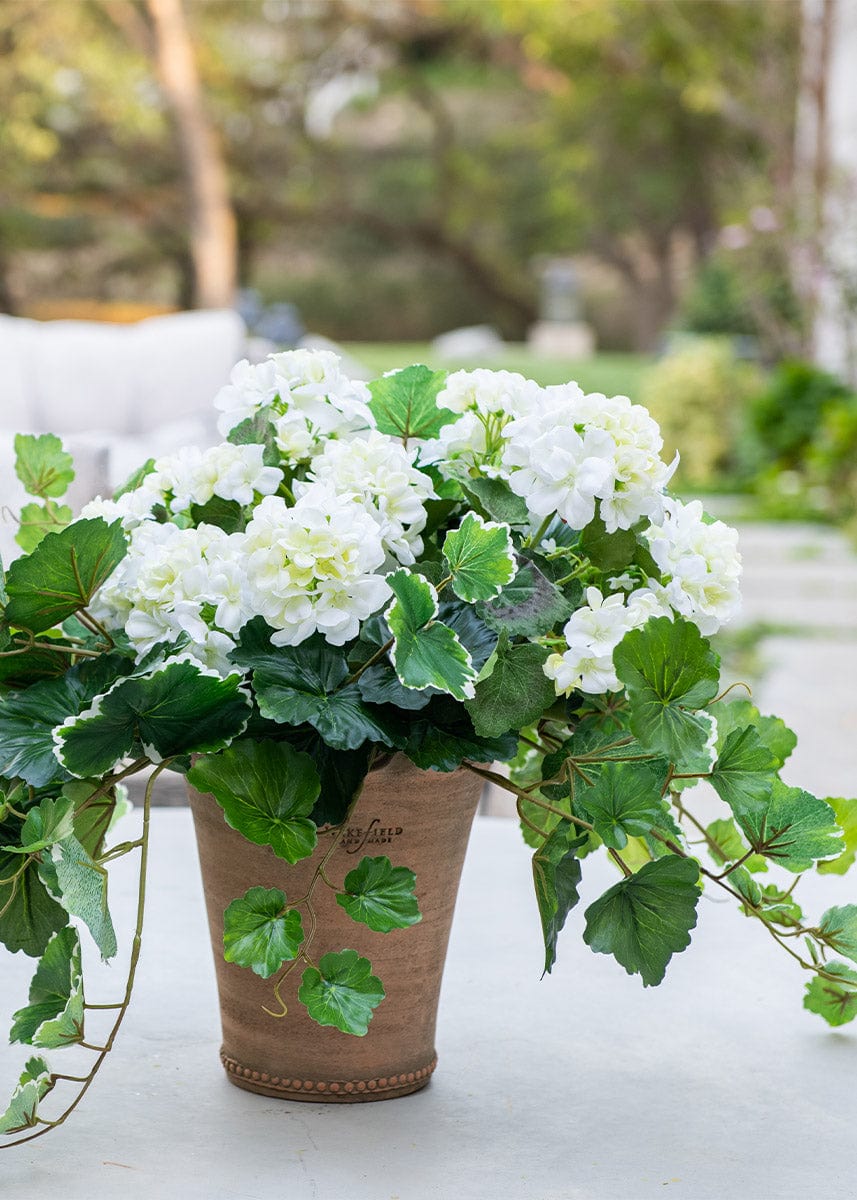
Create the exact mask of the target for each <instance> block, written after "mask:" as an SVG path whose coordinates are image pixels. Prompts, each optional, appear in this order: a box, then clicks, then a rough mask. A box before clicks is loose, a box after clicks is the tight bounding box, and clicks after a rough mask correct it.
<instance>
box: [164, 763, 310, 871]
mask: <svg viewBox="0 0 857 1200" xmlns="http://www.w3.org/2000/svg"><path fill="white" fill-rule="evenodd" d="M187 778H188V782H189V783H190V784H191V786H192V787H195V788H196V789H197V791H200V792H210V793H211V794H212V795H213V796H214V798H215V800H216V801H217V803H218V804H219V805H220V806H221V807H222V809H223V811H224V813H225V815H226V822H227V824H228V825H231V826H232V828H233V829H237V830H238V832H239V833H241V834H243V835H244V837H246V838H247V839H248V841H251V842H255V843H256V845H258V846H270V847H271V849H272V850H273V851H274V853H275V854H276V855H278V856H279V857H280V858H285V859H286V860H287V861H288V862H290V863H295V862H297V861H298V859H301V858H306V857H307V856H308V855H310V854H312V852H313V850H314V849H315V845H316V840H317V838H316V829H315V825H314V824H313V823H312V821H311V820H309V814H310V813H311V812H312V810H313V806H314V804H315V802H316V799H317V797H318V793H319V779H318V772H317V771H316V769H315V764H314V763H313V761H312V759H311V758H310V756H309V755H308V754H303V753H302V752H301V751H300V750H295V749H294V748H293V747H292V746H290V745H289V744H288V742H271V741H264V742H253V741H240V742H236V743H235V745H234V746H230V748H229V749H228V750H222V751H221V752H220V753H219V754H208V755H205V756H204V757H202V758H199V759H197V761H196V763H195V764H194V765H193V766H192V767H191V769H190V770H189V771H188V774H187Z"/></svg>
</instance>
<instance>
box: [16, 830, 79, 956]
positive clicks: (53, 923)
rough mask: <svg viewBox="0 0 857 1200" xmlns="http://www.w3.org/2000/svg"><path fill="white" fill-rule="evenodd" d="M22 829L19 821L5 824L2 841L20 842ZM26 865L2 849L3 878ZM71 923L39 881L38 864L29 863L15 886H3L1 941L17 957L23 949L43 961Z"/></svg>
mask: <svg viewBox="0 0 857 1200" xmlns="http://www.w3.org/2000/svg"><path fill="white" fill-rule="evenodd" d="M19 830H20V823H19V822H15V821H6V822H4V824H3V825H2V827H0V841H2V842H4V843H11V842H13V841H16V840H17V836H16V835H17V833H18V831H19ZM22 866H23V863H22V861H21V857H20V855H17V854H9V853H7V852H6V851H5V850H0V879H11V878H12V877H13V876H15V875H16V873H17V872H19V871H20V870H21V868H22ZM67 924H68V916H67V915H66V912H65V910H64V909H63V908H61V906H60V905H59V904H57V902H56V901H55V900H54V899H53V898H52V897H51V896H50V895H49V894H48V892H47V890H46V888H45V886H44V884H43V883H42V881H41V879H40V878H39V869H38V864H37V863H35V862H31V863H29V864H27V866H26V867H24V870H23V873H22V874H20V875H17V878H16V879H15V882H14V883H6V884H0V942H2V943H3V945H4V946H5V947H6V949H7V950H10V951H11V952H12V953H13V954H14V953H15V952H16V951H18V950H23V951H24V953H25V954H26V955H28V956H29V957H30V958H39V957H40V956H41V955H42V954H44V952H45V948H46V947H47V944H48V942H49V941H50V940H51V936H52V934H54V933H56V932H57V930H59V929H62V928H63V926H65V925H67Z"/></svg>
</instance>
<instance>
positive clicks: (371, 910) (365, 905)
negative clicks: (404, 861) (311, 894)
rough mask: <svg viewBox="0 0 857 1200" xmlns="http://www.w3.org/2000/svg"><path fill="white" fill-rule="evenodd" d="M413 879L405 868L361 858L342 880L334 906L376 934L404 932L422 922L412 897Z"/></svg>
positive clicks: (379, 860)
mask: <svg viewBox="0 0 857 1200" xmlns="http://www.w3.org/2000/svg"><path fill="white" fill-rule="evenodd" d="M415 883H416V876H415V875H414V873H413V871H410V870H408V868H407V867H394V866H392V865H391V863H390V860H389V858H387V857H386V856H384V855H382V856H380V857H379V858H361V860H360V862H359V864H358V865H357V866H356V867H355V868H354V870H353V871H349V872H348V874H347V875H346V876H345V884H344V888H343V891H342V892H340V893H338V894H337V897H336V903H337V904H338V905H339V906H340V907H341V908H344V909H345V911H346V912H347V913H348V915H349V917H351V918H352V920H354V921H359V922H361V924H363V925H368V926H369V928H370V929H374V930H375V931H376V933H389V932H390V930H392V929H405V928H406V927H407V926H408V925H416V923H417V922H418V921H421V920H422V913H421V912H420V909H419V905H418V904H417V898H416V896H415V895H414V884H415Z"/></svg>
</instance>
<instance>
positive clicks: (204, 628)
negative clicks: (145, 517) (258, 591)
mask: <svg viewBox="0 0 857 1200" xmlns="http://www.w3.org/2000/svg"><path fill="white" fill-rule="evenodd" d="M243 554H244V547H243V545H242V535H241V534H237V533H233V534H227V533H224V532H223V530H222V529H218V528H217V526H215V525H200V526H199V527H198V528H197V529H179V527H178V526H177V525H172V524H170V523H166V524H159V523H157V522H155V521H146V522H144V523H142V524H141V525H139V526H138V527H137V528H136V529H134V530H133V532H132V533H131V541H130V546H129V549H128V553H127V555H126V556H125V558H124V559H123V560H122V562H121V563H120V564H119V567H118V569H117V570H116V571H115V572H114V573H113V575H111V577H110V579H109V580H108V582H107V584H106V585H105V586H104V587H102V589H101V590H100V592H99V593H98V595H97V597H96V601H95V604H94V609H93V611H94V613H95V616H96V617H97V618H98V619H100V620H104V621H106V622H107V623H108V624H109V625H115V624H116V623H117V619H118V621H119V622H121V623H122V624H123V625H124V627H125V632H126V634H127V635H128V638H129V639H130V641H131V643H132V645H133V646H134V648H135V650H136V651H137V654H138V656H139V657H142V656H143V655H144V654H147V653H148V651H149V650H151V649H152V648H153V647H154V646H156V645H157V644H158V642H164V641H166V642H170V641H175V640H176V639H177V638H179V637H181V636H182V635H183V634H186V635H187V636H188V637H189V638H190V639H191V642H192V645H191V646H190V647H189V650H190V653H192V655H193V657H194V658H196V659H198V660H199V661H200V662H202V663H204V664H205V665H206V666H208V667H212V668H214V669H216V670H219V671H222V672H223V673H228V672H229V671H230V670H234V669H235V668H234V667H231V666H230V664H229V662H228V659H227V655H228V653H229V651H230V650H232V649H233V648H234V646H235V641H234V635H236V634H237V633H238V631H239V630H240V628H241V626H242V625H244V624H245V623H246V621H248V620H249V619H250V617H251V616H252V615H253V612H252V608H251V606H250V596H249V593H248V590H247V588H246V586H245V565H244V561H243ZM230 635H233V636H230Z"/></svg>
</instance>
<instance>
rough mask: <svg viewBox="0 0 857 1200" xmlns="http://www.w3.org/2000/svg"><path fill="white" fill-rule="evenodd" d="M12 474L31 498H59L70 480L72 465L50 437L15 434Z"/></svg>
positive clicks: (56, 440) (72, 477) (55, 438)
mask: <svg viewBox="0 0 857 1200" xmlns="http://www.w3.org/2000/svg"><path fill="white" fill-rule="evenodd" d="M15 474H16V475H17V476H18V478H19V479H20V480H21V483H23V485H24V489H25V490H26V491H27V492H29V494H30V495H31V496H41V497H42V499H45V498H47V497H48V496H52V497H56V496H62V495H64V493H65V492H66V490H67V489H68V485H69V484H70V483H71V481H72V480H73V479H74V462H73V461H72V457H71V455H70V454H66V452H65V450H63V448H62V442H61V441H60V439H59V438H58V437H55V436H54V434H52V433H41V434H38V435H36V434H32V433H16V434H15Z"/></svg>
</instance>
